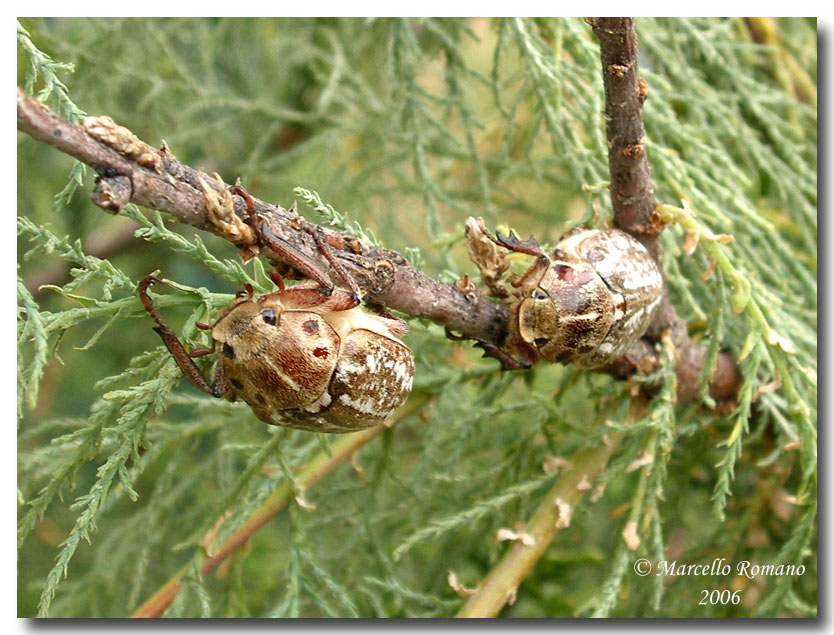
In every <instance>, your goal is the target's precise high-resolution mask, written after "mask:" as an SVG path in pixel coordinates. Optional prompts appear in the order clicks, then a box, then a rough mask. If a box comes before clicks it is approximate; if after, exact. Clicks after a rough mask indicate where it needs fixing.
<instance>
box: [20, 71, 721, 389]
mask: <svg viewBox="0 0 834 635" xmlns="http://www.w3.org/2000/svg"><path fill="white" fill-rule="evenodd" d="M634 72H636V61H635V62H634ZM638 90H639V86H638ZM606 95H608V92H606ZM638 117H639V119H640V122H639V128H640V129H641V130H642V115H641V114H640V113H638ZM17 127H18V130H20V131H22V132H24V133H26V134H28V135H30V136H31V137H33V138H35V139H38V140H39V141H43V142H44V143H47V144H49V145H51V146H53V147H55V148H56V149H58V150H60V151H62V152H65V153H66V154H69V155H70V156H73V157H75V158H76V159H78V160H79V161H82V162H84V163H86V164H88V165H90V166H91V167H92V168H94V169H95V170H96V171H97V172H98V173H99V178H98V180H97V182H96V188H95V190H94V192H93V193H92V196H91V198H92V199H93V202H95V203H96V204H97V205H98V206H99V207H101V208H102V209H104V210H105V211H107V212H110V213H117V212H118V211H119V210H120V209H121V208H122V207H124V205H126V204H127V203H128V202H133V203H135V204H137V205H141V206H143V207H148V208H150V209H156V210H159V211H161V212H165V213H167V214H170V215H171V216H173V217H174V218H175V219H177V220H178V221H180V222H182V223H185V224H188V225H192V226H193V227H196V228H198V229H202V230H205V231H209V232H212V233H215V234H217V235H220V236H221V237H223V238H227V239H228V238H229V237H228V235H224V234H223V232H222V231H220V230H219V229H218V227H217V226H215V224H213V223H212V221H211V220H210V214H209V210H208V207H207V198H206V195H205V193H204V192H203V190H202V184H201V181H202V182H203V183H205V184H206V185H207V186H208V187H211V188H213V189H214V190H215V191H217V192H221V191H224V190H225V188H227V185H226V184H225V183H221V182H218V181H216V180H214V179H211V178H207V179H201V175H200V173H199V172H198V171H197V170H194V169H193V168H191V167H189V166H187V165H184V164H182V163H180V162H179V161H178V160H177V159H176V157H174V156H173V154H171V152H170V151H169V150H168V148H167V147H163V148H161V149H158V150H157V149H155V148H152V147H151V146H147V145H146V144H144V143H143V142H140V141H138V140H136V142H137V144H139V145H140V146H142V147H143V148H144V149H145V150H146V154H144V155H142V156H139V157H137V156H136V155H132V154H131V155H129V156H128V155H126V154H122V153H120V152H118V151H116V150H114V149H113V148H112V147H110V146H108V145H106V144H104V143H102V142H101V141H98V140H97V139H95V138H94V137H92V136H90V135H89V134H87V132H85V130H84V129H83V128H82V127H80V126H77V125H75V124H72V123H69V122H68V121H66V120H64V119H62V118H61V117H59V116H58V115H56V114H55V113H53V112H52V111H51V110H50V109H49V108H48V107H47V106H45V105H44V104H42V103H41V102H39V101H37V100H35V99H33V98H31V97H27V96H26V95H24V94H23V92H22V91H21V90H20V89H19V88H18V93H17ZM609 129H610V130H615V129H616V127H610V126H609ZM623 138H625V137H623ZM643 160H645V156H643ZM638 172H640V171H639V170H638ZM623 173H624V174H628V173H630V172H629V171H628V170H625V171H623ZM641 173H643V172H641ZM644 173H645V178H646V179H647V178H648V168H647V167H646V168H645V170H644ZM203 176H205V175H203ZM613 183H614V178H613V176H612V192H613V191H614V190H615V187H614V185H613ZM638 189H640V187H639V186H638ZM643 191H644V192H645V191H647V192H648V193H649V194H650V195H651V201H652V205H654V197H653V194H652V192H651V185H650V184H649V185H648V189H647V190H646V189H645V187H644V188H643ZM623 200H626V199H623ZM628 200H630V199H628ZM253 201H254V206H255V209H256V211H257V212H258V213H259V214H260V215H261V216H262V217H264V218H267V219H268V222H269V227H270V229H271V230H272V232H273V234H274V235H275V236H276V237H277V238H278V239H280V240H281V241H283V242H285V243H286V244H287V245H289V246H290V247H291V248H292V249H294V250H295V251H297V252H299V253H300V254H301V255H302V256H303V257H304V258H306V259H308V260H311V261H315V262H317V263H318V264H319V265H320V266H321V267H323V268H324V269H325V270H327V271H328V273H329V274H330V275H331V277H333V279H334V280H339V277H338V275H337V274H335V272H334V271H333V270H332V268H331V267H330V266H329V264H328V263H327V262H326V261H325V260H324V259H323V258H321V257H320V254H319V252H318V250H317V248H316V245H315V242H314V240H313V238H312V237H311V236H310V234H309V233H308V232H306V231H304V230H303V228H301V227H300V226H299V223H298V222H297V218H296V215H295V213H294V212H293V211H291V210H287V209H285V208H283V207H280V206H277V205H271V204H269V203H266V202H265V201H261V200H259V199H254V198H253ZM234 205H235V213H236V214H237V215H238V216H239V217H240V218H246V216H247V211H246V207H245V203H244V201H243V200H242V199H241V198H240V197H235V198H234ZM615 205H616V203H615ZM644 208H645V205H641V206H640V209H644ZM615 209H616V207H615ZM652 209H654V208H653V207H652ZM650 218H651V216H650ZM639 225H640V222H639V221H636V223H635V224H633V225H632V227H633V228H638V226H639ZM645 226H646V227H649V223H648V221H647V222H646V225H645ZM318 231H320V232H321V235H322V236H323V237H324V239H325V242H327V244H328V245H330V247H331V248H332V250H333V254H334V255H335V257H336V259H337V261H338V262H339V263H340V264H341V266H342V268H344V269H345V270H346V271H347V273H348V274H350V275H351V276H352V277H353V278H354V280H355V281H356V283H357V284H358V286H359V288H360V289H361V291H362V293H363V296H364V297H365V299H366V300H368V301H369V302H371V303H373V304H378V305H382V306H387V307H390V308H392V309H394V310H397V311H401V312H403V313H406V314H408V315H411V316H414V317H418V318H426V319H428V320H431V321H433V322H436V323H438V324H441V325H443V326H445V327H447V328H448V329H449V330H451V331H454V332H457V333H460V334H462V335H466V336H469V337H473V338H476V339H479V340H483V341H485V342H489V343H492V344H496V345H498V346H500V345H501V344H502V343H503V340H504V339H505V337H506V334H507V329H508V324H509V309H508V308H507V307H506V306H505V305H502V304H498V303H495V302H492V301H490V300H489V299H487V297H486V296H485V295H484V293H483V292H482V291H481V290H480V289H477V288H475V287H474V286H473V285H466V287H465V289H463V291H461V290H459V289H458V288H457V287H455V286H454V285H447V284H442V283H440V282H438V281H436V280H434V279H432V278H430V277H428V276H427V275H425V274H424V273H422V272H420V271H418V270H417V269H416V268H415V267H414V266H413V265H411V264H410V263H409V262H408V261H407V260H406V259H405V258H404V257H403V256H402V255H401V254H399V253H398V252H396V251H394V250H391V249H382V248H377V247H374V246H372V245H369V244H367V243H365V242H363V241H361V240H359V239H358V238H354V237H346V236H343V235H342V234H339V233H338V232H335V231H333V230H331V229H329V228H327V227H318ZM636 235H637V236H638V238H640V239H641V240H644V241H645V240H646V239H647V237H646V236H643V237H641V236H640V235H639V234H636ZM655 249H656V248H655ZM261 253H262V254H264V255H265V256H266V257H267V258H270V259H271V260H278V261H280V257H279V256H277V255H276V254H275V253H273V252H272V251H270V250H269V249H267V248H263V249H262V251H261ZM660 315H663V316H665V317H664V318H663V319H659V318H656V319H655V322H654V325H658V326H657V328H655V326H654V325H653V326H652V328H651V329H650V332H649V333H648V334H647V335H648V336H649V338H650V339H654V340H656V339H657V338H658V337H659V334H660V333H662V332H663V330H665V329H666V328H672V329H673V331H674V332H675V333H677V336H676V337H675V338H674V339H675V341H676V343H677V342H689V338H688V335H687V333H686V325H685V324H684V323H683V321H682V320H680V318H678V317H677V315H676V314H675V312H674V308H673V307H672V306H671V304H669V302H668V299H666V298H664V303H663V305H661V310H660V312H659V316H660ZM689 344H691V345H692V346H693V347H694V348H692V349H691V350H689V349H687V347H686V346H680V347H679V350H680V351H682V356H681V359H682V361H681V365H680V367H679V380H678V384H679V396H680V397H681V400H687V401H688V400H693V399H696V398H697V397H698V395H699V372H698V371H699V369H700V368H701V366H700V365H699V364H700V361H701V360H702V359H703V355H704V350H703V347H700V346H698V345H695V344H692V343H691V342H689ZM654 359H655V355H654V350H653V346H652V344H651V343H650V342H648V341H646V340H641V341H640V342H638V343H637V344H636V345H635V346H634V347H633V348H632V349H631V350H630V351H629V352H628V354H627V355H626V356H625V357H624V358H623V359H622V360H620V362H618V363H616V364H613V365H612V366H611V367H610V368H606V369H602V370H604V371H605V372H609V373H611V374H614V375H615V376H618V377H627V376H628V375H630V374H631V373H633V372H634V369H635V368H643V367H650V366H651V364H652V362H653V360H654ZM683 360H686V362H685V363H684V361H683ZM724 371H726V372H724ZM733 373H736V371H735V367H734V365H733V363H732V360H730V359H729V358H728V359H726V360H722V361H721V363H720V364H719V375H720V376H718V375H717V376H716V379H715V381H714V382H713V383H714V387H713V392H712V394H713V397H715V398H716V399H723V398H727V397H731V396H732V395H733V394H734V393H735V390H736V385H737V373H736V374H735V375H734V374H733Z"/></svg>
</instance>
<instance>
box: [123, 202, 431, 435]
mask: <svg viewBox="0 0 834 635" xmlns="http://www.w3.org/2000/svg"><path fill="white" fill-rule="evenodd" d="M229 192H230V193H233V194H237V195H238V196H240V197H242V198H243V200H244V201H245V203H246V207H247V209H248V212H249V225H250V226H251V228H252V230H253V231H254V234H255V235H256V236H257V238H258V244H259V245H264V246H267V247H269V248H270V249H271V250H272V251H273V252H275V253H276V254H279V255H280V256H281V257H282V259H283V260H284V262H286V263H287V264H289V265H291V266H292V267H293V268H294V269H295V270H296V271H298V272H300V273H301V274H302V276H303V277H304V278H305V280H304V281H302V282H300V283H298V284H296V285H295V286H294V287H292V288H289V289H287V288H285V287H284V282H283V279H282V278H281V276H280V275H279V274H278V273H277V272H272V273H271V274H270V275H271V277H272V280H273V282H275V285H276V286H277V287H278V290H277V291H274V292H273V293H268V294H266V295H262V296H260V297H258V298H255V297H254V293H253V290H252V287H251V286H248V285H247V288H246V291H245V292H242V293H239V294H238V297H237V299H236V300H235V301H234V302H233V303H232V305H231V306H230V307H229V308H228V309H226V310H225V311H224V312H223V313H221V314H220V316H219V317H218V318H217V321H216V322H215V323H214V324H213V325H212V326H207V325H205V324H198V325H197V326H198V327H200V328H203V329H205V330H210V331H211V337H212V346H211V348H207V349H197V350H195V351H192V352H191V354H189V353H188V352H186V350H185V348H184V347H183V345H182V343H181V342H180V341H179V339H178V338H177V336H176V334H175V333H174V332H173V331H172V330H171V329H170V327H168V325H167V324H165V322H164V321H163V320H162V318H160V317H159V315H158V314H157V312H156V309H154V307H153V304H152V303H151V300H150V298H149V297H148V294H147V289H148V287H149V286H150V285H151V284H153V283H155V282H160V280H159V279H158V278H155V277H154V276H147V277H146V278H145V279H144V280H143V281H142V282H141V283H140V284H139V297H140V298H141V300H142V304H143V305H144V307H145V309H146V310H147V311H148V313H149V314H150V315H151V317H152V318H153V319H154V320H155V321H156V323H157V324H158V325H159V326H158V327H157V328H156V329H154V330H155V331H156V332H157V333H159V335H160V336H161V337H162V341H163V342H165V345H166V346H167V347H168V350H169V351H170V352H171V354H172V355H173V356H174V359H175V360H176V361H177V364H178V365H179V367H180V368H181V369H182V371H183V373H184V374H185V376H186V377H187V378H188V379H189V380H190V381H191V383H192V384H194V386H196V387H197V388H199V389H200V390H202V391H204V392H207V393H209V394H210V395H213V396H215V397H223V398H225V399H229V400H231V401H234V400H235V399H237V398H240V399H242V400H243V401H245V402H246V403H247V404H249V406H250V407H251V408H252V410H253V412H254V413H255V415H256V416H257V417H258V419H260V420H261V421H263V422H265V423H269V424H273V425H281V426H287V427H291V428H302V429H304V430H313V431H316V432H353V431H356V430H361V429H363V428H368V427H370V426H373V425H376V424H378V423H381V422H382V421H383V420H385V419H386V418H387V417H388V416H389V415H390V414H392V413H393V412H394V411H395V410H396V409H397V408H399V407H400V406H401V405H402V404H403V402H405V400H406V398H407V397H408V394H409V393H410V392H411V385H412V381H413V379H414V356H413V354H412V353H411V350H410V349H409V348H408V347H407V346H406V345H405V344H403V343H402V342H401V341H400V340H399V339H398V337H397V336H398V335H403V334H405V333H407V332H408V324H406V323H405V322H403V321H402V320H400V319H398V318H396V317H394V316H390V315H379V314H370V313H367V312H365V311H363V310H362V309H361V308H359V303H360V296H359V288H358V287H357V285H356V283H355V281H354V280H353V278H352V277H351V276H349V275H348V274H347V273H346V272H345V271H344V269H343V268H342V267H341V265H340V264H339V263H338V261H337V260H336V259H335V258H334V257H333V254H332V253H331V252H330V249H329V247H328V245H326V244H325V243H324V241H323V240H322V238H321V236H319V234H318V231H317V228H316V227H315V226H313V225H310V224H309V223H307V222H306V221H303V219H301V218H300V217H299V218H297V222H298V224H299V226H300V227H301V228H302V229H303V230H304V231H306V232H307V233H309V234H310V235H311V236H312V238H313V240H314V242H315V243H316V246H317V248H318V250H319V253H320V254H321V255H322V256H324V258H325V259H326V260H327V261H328V262H329V263H330V265H331V267H332V268H333V269H334V270H335V271H336V272H337V273H338V274H339V276H340V277H341V278H342V279H343V280H344V281H345V282H346V283H347V284H348V286H349V287H350V288H351V290H350V291H345V290H344V289H339V288H336V287H335V286H334V285H333V284H332V282H330V280H329V279H328V278H327V276H326V274H325V273H324V271H323V270H322V269H320V268H319V266H318V265H317V264H316V263H315V262H313V261H311V260H308V259H307V258H305V257H304V256H303V255H302V254H300V253H299V252H297V251H295V250H293V249H292V248H291V247H290V246H289V245H287V244H285V243H284V242H282V241H280V240H279V239H277V237H275V236H274V234H273V232H272V230H271V229H270V225H269V222H268V221H267V220H266V219H264V218H262V217H261V216H259V215H258V214H257V213H256V211H255V206H254V202H253V200H252V198H251V197H250V196H249V194H248V193H247V192H246V190H244V189H243V188H242V187H240V186H233V187H231V188H229ZM230 201H231V199H229V204H230V205H231V202H230ZM228 211H229V213H232V212H233V210H228ZM250 247H251V246H250ZM218 346H219V348H220V352H221V355H220V360H219V362H218V364H217V370H216V371H215V378H214V381H213V382H209V381H208V380H207V379H206V378H205V377H204V376H203V374H202V373H201V372H200V369H199V368H198V367H197V365H196V364H195V363H194V360H193V359H192V358H193V357H199V356H202V355H208V354H210V353H213V352H214V351H215V349H216V348H217V347H218Z"/></svg>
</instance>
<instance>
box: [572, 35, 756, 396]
mask: <svg viewBox="0 0 834 635" xmlns="http://www.w3.org/2000/svg"><path fill="white" fill-rule="evenodd" d="M585 21H586V22H587V23H588V24H589V25H590V26H591V28H592V29H593V31H594V34H595V35H596V36H597V39H598V40H599V48H600V60H601V62H602V81H603V85H604V86H605V132H606V136H607V138H608V162H609V171H610V174H611V184H610V190H611V203H612V206H613V209H614V224H615V225H616V226H617V227H619V228H620V229H622V230H624V231H627V232H629V233H630V234H631V235H633V236H634V237H635V238H637V239H638V240H639V241H640V242H641V243H643V245H645V247H646V248H647V249H648V250H649V253H651V254H652V256H653V257H654V258H655V260H656V261H657V263H658V265H659V266H660V268H661V271H663V252H662V250H661V247H660V241H659V238H660V232H661V231H662V229H663V227H662V225H661V223H660V217H659V214H658V213H657V211H656V210H657V205H658V203H657V200H656V199H655V196H654V189H653V188H652V182H651V175H650V172H649V161H648V156H647V155H646V150H645V145H644V138H645V135H646V133H645V129H644V127H643V103H644V102H645V100H646V97H647V95H648V86H647V84H646V82H645V80H643V79H642V78H641V77H640V76H639V75H638V68H637V52H638V51H637V35H636V34H635V31H634V20H633V18H585ZM665 277H666V274H665V273H664V278H665ZM666 331H669V332H670V334H671V337H672V341H673V342H674V344H675V347H676V348H677V351H678V356H679V361H678V365H677V367H676V371H677V374H678V399H679V400H680V401H693V400H695V399H697V398H698V396H699V377H700V373H701V369H702V368H703V363H702V362H703V359H704V354H705V349H704V347H703V346H701V345H700V344H698V343H697V342H694V341H692V339H691V338H690V337H689V332H688V329H687V327H686V323H685V322H684V321H683V319H682V318H681V317H680V316H679V315H678V314H677V311H675V307H674V306H673V305H672V303H671V302H670V301H669V296H668V291H667V293H666V295H664V298H663V301H662V303H661V305H660V309H659V310H658V312H657V315H656V316H655V318H654V321H653V322H652V324H651V325H650V326H649V330H648V332H647V333H646V338H648V339H649V340H653V341H657V340H659V339H660V336H661V335H662V334H663V333H664V332H666ZM641 345H642V343H638V347H639V346H641ZM648 354H650V353H648V352H646V353H645V355H648ZM645 355H644V356H640V354H639V352H635V350H634V349H633V350H632V351H629V355H627V356H626V357H632V358H633V359H636V360H642V359H645ZM619 366H620V367H622V360H621V362H620V364H619ZM740 379H741V376H740V375H739V373H738V370H737V368H736V364H735V360H734V359H733V358H732V357H731V356H730V355H726V354H721V355H719V357H718V363H717V366H716V368H715V371H714V373H713V378H712V382H711V384H710V394H711V395H712V397H713V398H714V399H730V398H732V397H733V396H735V393H736V391H737V390H738V386H739V382H740Z"/></svg>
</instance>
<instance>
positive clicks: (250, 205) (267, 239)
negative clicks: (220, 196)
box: [229, 185, 361, 297]
mask: <svg viewBox="0 0 834 635" xmlns="http://www.w3.org/2000/svg"><path fill="white" fill-rule="evenodd" d="M229 191H230V192H231V193H232V194H237V195H238V196H240V197H241V198H242V199H243V200H244V202H245V203H246V209H247V210H248V211H249V224H250V225H251V226H252V229H253V230H254V231H255V233H256V234H257V235H258V237H259V238H260V240H262V241H263V243H264V244H265V245H266V246H267V247H269V248H270V249H271V250H272V251H274V252H275V253H276V254H278V255H279V256H280V257H281V259H282V260H284V261H285V262H286V263H287V264H289V265H290V266H292V267H293V268H294V269H297V270H298V271H299V272H300V273H301V274H302V275H304V276H305V277H306V278H310V279H311V280H315V281H316V282H318V283H319V284H320V285H321V287H322V289H323V290H324V291H325V293H326V294H327V295H329V294H330V293H331V292H332V291H333V288H334V285H333V282H332V281H331V280H330V278H329V277H328V275H327V274H326V273H325V272H324V271H323V270H322V269H321V268H320V267H319V266H318V265H317V264H316V263H314V262H312V261H311V260H310V259H309V258H307V257H306V256H304V255H303V254H302V253H301V252H300V251H298V250H297V249H296V248H295V247H293V246H292V245H290V243H289V242H287V241H286V240H284V239H283V238H281V237H280V236H278V235H276V234H275V232H274V231H273V230H272V228H271V227H270V225H269V223H268V222H267V221H266V220H264V219H262V218H261V217H260V216H259V215H258V213H257V211H256V210H255V202H254V201H253V200H252V197H251V196H250V195H249V192H247V191H246V190H245V189H243V188H242V187H241V186H239V185H235V186H232V187H231V188H230V189H229ZM299 225H300V228H301V229H302V230H303V231H304V232H306V233H307V234H309V235H310V236H311V237H312V239H313V242H314V243H315V244H316V249H318V251H319V253H321V255H322V256H324V258H325V260H327V262H328V263H329V264H330V266H331V267H332V268H333V270H334V271H335V272H336V273H337V274H339V277H340V278H342V280H344V282H345V283H346V284H347V286H348V288H349V289H350V290H351V292H352V293H354V294H356V295H357V296H360V297H361V293H360V289H359V286H358V285H357V284H356V281H355V280H354V279H353V276H351V275H350V274H348V272H347V271H346V270H345V268H344V266H342V264H341V263H340V262H339V261H338V260H337V259H336V257H335V256H334V255H333V252H332V251H331V248H330V246H329V245H327V244H326V243H325V242H324V240H323V239H322V236H321V230H320V229H319V228H318V227H317V226H315V225H313V224H311V223H308V222H307V221H305V220H304V219H303V218H299ZM279 288H280V287H279Z"/></svg>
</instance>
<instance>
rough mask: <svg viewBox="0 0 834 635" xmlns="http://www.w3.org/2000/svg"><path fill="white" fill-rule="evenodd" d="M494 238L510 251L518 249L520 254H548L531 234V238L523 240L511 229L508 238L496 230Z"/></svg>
mask: <svg viewBox="0 0 834 635" xmlns="http://www.w3.org/2000/svg"><path fill="white" fill-rule="evenodd" d="M487 236H489V234H487ZM490 238H491V237H490ZM493 240H494V241H495V242H496V243H497V244H499V245H501V246H502V247H506V248H507V249H509V250H510V251H516V252H518V253H520V254H527V255H528V256H546V255H547V254H545V253H544V251H543V250H542V248H541V247H540V246H539V242H538V241H537V240H536V239H535V237H534V236H530V238H528V239H527V240H521V239H520V238H519V237H518V236H516V235H515V232H513V231H512V230H510V236H509V238H506V237H504V236H502V235H501V234H500V233H499V232H496V234H495V238H494V239H493Z"/></svg>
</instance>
